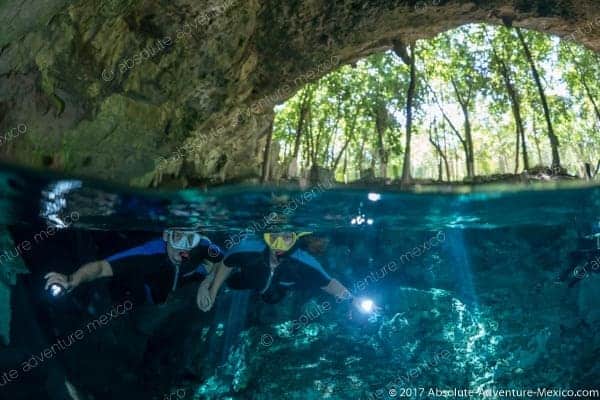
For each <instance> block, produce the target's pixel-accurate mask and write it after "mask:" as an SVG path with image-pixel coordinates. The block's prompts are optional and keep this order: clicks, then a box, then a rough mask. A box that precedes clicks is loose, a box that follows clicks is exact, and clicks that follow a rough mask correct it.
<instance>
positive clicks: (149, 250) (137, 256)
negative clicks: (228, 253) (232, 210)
mask: <svg viewBox="0 0 600 400" xmlns="http://www.w3.org/2000/svg"><path fill="white" fill-rule="evenodd" d="M222 259H223V252H222V251H221V249H220V248H219V247H218V246H217V245H215V244H213V243H212V242H210V241H208V240H205V239H203V240H202V241H201V242H200V244H199V245H198V246H197V247H195V248H194V249H193V250H192V251H191V252H190V260H189V261H188V262H183V263H182V264H181V266H179V267H178V266H176V265H174V264H173V263H172V262H171V261H170V260H169V256H168V255H167V244H166V243H165V241H163V240H162V239H156V240H152V241H150V242H147V243H145V244H143V245H141V246H138V247H134V248H132V249H129V250H125V251H122V252H119V253H117V254H114V255H112V256H110V257H108V258H107V259H106V261H108V262H109V264H110V265H111V267H112V270H113V281H114V285H116V287H117V288H119V290H125V291H127V292H130V293H131V295H132V296H133V297H134V298H135V299H137V300H138V301H144V300H145V301H146V302H148V303H151V304H155V303H163V302H165V301H166V299H167V296H168V295H169V293H170V292H171V291H173V290H175V289H176V288H178V287H180V286H183V285H186V284H188V283H190V282H201V281H202V280H204V278H205V277H206V275H207V274H208V273H207V271H206V268H205V266H204V264H202V262H203V261H204V260H208V261H211V262H219V261H221V260H222Z"/></svg>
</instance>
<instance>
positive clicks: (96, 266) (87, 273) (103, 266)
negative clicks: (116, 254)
mask: <svg viewBox="0 0 600 400" xmlns="http://www.w3.org/2000/svg"><path fill="white" fill-rule="evenodd" d="M111 276H113V269H112V267H111V266H110V264H109V263H108V261H106V260H102V261H93V262H91V263H87V264H84V265H83V266H82V267H81V268H79V269H78V270H77V271H75V272H74V273H73V275H71V277H70V278H71V283H72V284H73V285H74V286H79V285H81V284H82V283H86V282H91V281H95V280H96V279H100V278H108V277H111Z"/></svg>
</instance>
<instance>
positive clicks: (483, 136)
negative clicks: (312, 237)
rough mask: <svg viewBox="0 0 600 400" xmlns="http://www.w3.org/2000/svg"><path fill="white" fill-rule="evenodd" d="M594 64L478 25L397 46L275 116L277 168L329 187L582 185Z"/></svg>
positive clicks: (533, 37)
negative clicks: (361, 182)
mask: <svg viewBox="0 0 600 400" xmlns="http://www.w3.org/2000/svg"><path fill="white" fill-rule="evenodd" d="M598 61H599V59H598V55H597V54H596V53H593V52H591V51H589V50H587V49H585V48H583V47H581V46H579V45H576V44H574V43H571V42H567V41H561V40H560V39H559V38H557V37H552V36H548V35H546V34H542V33H538V32H533V31H525V30H520V29H519V28H509V27H496V26H487V25H483V24H477V25H466V26H463V27H460V28H458V29H455V30H452V31H449V32H446V33H443V34H441V35H438V36H437V37H435V38H433V39H430V40H422V41H417V42H416V43H402V42H400V41H397V42H394V44H393V49H392V50H390V51H388V52H385V53H381V54H376V55H373V56H370V57H368V58H366V59H363V60H360V61H358V62H357V63H355V64H353V65H346V66H343V67H342V68H340V69H338V70H337V71H334V72H332V73H330V74H329V75H327V76H325V77H323V78H322V79H321V80H319V81H318V82H315V83H311V84H308V85H307V86H305V87H304V88H302V89H301V90H300V91H299V92H298V93H297V94H296V95H295V96H294V97H292V98H291V99H289V100H288V101H287V102H286V103H284V104H282V105H279V106H277V107H276V118H275V123H274V125H273V133H272V135H273V142H274V143H277V144H278V145H279V146H278V148H279V160H278V161H279V163H280V164H281V165H284V166H285V168H284V171H283V175H284V176H286V177H294V176H298V175H299V174H301V173H302V172H303V171H304V172H305V171H308V170H310V169H311V168H312V167H324V168H327V169H330V170H333V171H334V173H335V176H336V178H337V179H338V180H340V181H353V180H357V179H360V178H369V177H380V178H392V179H402V181H403V182H410V181H411V180H413V179H432V180H437V181H459V180H463V179H464V178H474V177H475V176H478V175H490V174H506V173H519V172H522V171H524V170H529V169H530V168H532V167H534V166H542V165H543V166H549V167H553V170H554V171H568V172H569V173H570V174H579V175H581V174H583V173H584V171H585V170H584V168H583V167H584V166H585V165H586V164H587V165H588V166H589V165H593V166H595V165H596V163H598V160H599V159H600V154H599V151H598V148H599V146H598V145H599V143H600V137H599V136H600V135H599V134H598V128H599V125H600V98H599V97H598V96H599V95H600V87H599V84H598V81H599V78H600V63H599V62H598ZM588 169H589V168H588ZM594 169H595V168H592V174H593V172H594V171H593V170H594Z"/></svg>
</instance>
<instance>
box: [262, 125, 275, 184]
mask: <svg viewBox="0 0 600 400" xmlns="http://www.w3.org/2000/svg"><path fill="white" fill-rule="evenodd" d="M272 144H273V123H272V122H271V125H269V128H268V129H267V144H266V146H265V153H264V157H263V165H262V176H261V179H260V180H261V182H262V183H266V182H268V181H269V180H270V179H271V148H272Z"/></svg>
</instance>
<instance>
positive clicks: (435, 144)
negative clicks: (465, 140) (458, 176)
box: [429, 127, 450, 182]
mask: <svg viewBox="0 0 600 400" xmlns="http://www.w3.org/2000/svg"><path fill="white" fill-rule="evenodd" d="M433 131H434V132H435V139H434V138H433V136H432V134H431V132H432V129H431V128H430V129H429V142H430V143H431V144H432V145H433V147H434V148H435V150H436V152H437V153H438V156H439V159H440V163H439V168H440V169H439V174H438V175H439V181H440V182H442V181H443V180H444V179H443V176H442V161H443V163H444V165H445V167H446V178H447V180H448V182H450V166H449V164H448V157H447V156H446V154H445V152H444V150H443V149H442V146H441V145H440V144H439V143H438V142H437V138H438V135H437V127H435V128H434V129H433Z"/></svg>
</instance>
